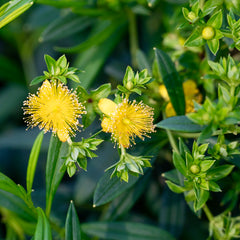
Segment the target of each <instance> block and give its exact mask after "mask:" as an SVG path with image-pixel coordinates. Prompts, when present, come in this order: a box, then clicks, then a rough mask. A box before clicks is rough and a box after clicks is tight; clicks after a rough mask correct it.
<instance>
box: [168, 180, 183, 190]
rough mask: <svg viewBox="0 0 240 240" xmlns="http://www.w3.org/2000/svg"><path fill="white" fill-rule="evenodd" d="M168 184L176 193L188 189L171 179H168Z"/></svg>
mask: <svg viewBox="0 0 240 240" xmlns="http://www.w3.org/2000/svg"><path fill="white" fill-rule="evenodd" d="M166 184H167V185H168V187H169V188H170V190H171V191H173V192H175V193H183V192H185V191H187V189H186V188H185V187H182V186H179V185H177V184H175V183H172V182H171V181H168V180H167V181H166Z"/></svg>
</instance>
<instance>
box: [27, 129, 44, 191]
mask: <svg viewBox="0 0 240 240" xmlns="http://www.w3.org/2000/svg"><path fill="white" fill-rule="evenodd" d="M43 136H44V133H43V131H41V132H40V133H39V134H38V136H37V138H36V140H35V142H34V144H33V147H32V150H31V153H30V157H29V160H28V168H27V192H28V194H30V193H31V191H32V185H33V179H34V175H35V170H36V166H37V161H38V156H39V153H40V149H41V145H42V140H43Z"/></svg>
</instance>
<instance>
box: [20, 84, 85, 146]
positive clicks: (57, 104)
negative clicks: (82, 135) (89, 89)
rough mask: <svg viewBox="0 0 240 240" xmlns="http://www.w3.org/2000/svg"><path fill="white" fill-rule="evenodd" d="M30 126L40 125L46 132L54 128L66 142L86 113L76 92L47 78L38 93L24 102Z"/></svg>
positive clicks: (54, 131) (31, 95)
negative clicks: (79, 119) (82, 115)
mask: <svg viewBox="0 0 240 240" xmlns="http://www.w3.org/2000/svg"><path fill="white" fill-rule="evenodd" d="M23 105H24V107H23V110H24V114H27V115H29V116H27V117H26V118H25V119H26V122H27V124H28V126H29V127H36V126H39V128H40V129H44V132H48V131H50V130H52V132H53V133H56V134H57V136H58V138H59V139H60V140H61V141H62V142H65V141H67V139H68V138H69V137H70V136H72V135H74V132H75V131H76V130H77V127H78V126H79V122H78V118H80V117H81V114H85V113H86V112H85V110H84V107H83V105H82V104H81V103H79V102H78V99H77V96H76V95H75V93H74V92H71V91H69V90H68V88H67V87H66V86H63V84H60V83H56V82H49V81H48V80H45V81H44V82H43V84H42V86H41V87H40V88H39V90H38V92H37V94H36V95H35V94H30V95H29V96H28V99H27V100H26V101H24V103H23Z"/></svg>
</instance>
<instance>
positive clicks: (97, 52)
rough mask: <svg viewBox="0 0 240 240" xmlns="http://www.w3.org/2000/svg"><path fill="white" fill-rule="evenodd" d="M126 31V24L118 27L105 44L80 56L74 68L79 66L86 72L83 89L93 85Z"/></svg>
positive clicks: (94, 47) (92, 48) (96, 46)
mask: <svg viewBox="0 0 240 240" xmlns="http://www.w3.org/2000/svg"><path fill="white" fill-rule="evenodd" d="M126 29H127V28H126V24H125V25H121V26H118V27H117V28H116V29H115V32H114V33H113V34H112V35H111V36H110V37H109V38H107V39H106V40H105V41H104V42H102V43H101V44H99V45H95V46H93V47H91V48H90V49H87V50H85V51H84V52H83V53H81V54H79V56H78V57H77V59H76V62H75V63H74V66H76V67H78V66H79V68H81V69H84V70H85V73H84V76H83V77H84V81H82V83H81V85H82V86H83V87H85V88H88V87H89V86H90V85H91V84H92V82H93V81H94V79H95V77H96V76H97V73H98V72H99V71H100V69H101V68H102V66H103V64H104V63H105V61H106V59H107V57H108V56H109V54H110V53H111V51H112V50H113V48H114V47H115V46H116V44H117V43H118V42H119V40H120V38H121V36H122V34H123V33H124V32H125V31H126ZM80 79H81V78H80ZM76 86H77V85H76Z"/></svg>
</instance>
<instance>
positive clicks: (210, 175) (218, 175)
mask: <svg viewBox="0 0 240 240" xmlns="http://www.w3.org/2000/svg"><path fill="white" fill-rule="evenodd" d="M233 168H234V166H233V165H229V164H225V165H222V166H219V167H215V168H213V169H210V170H209V171H208V172H207V179H209V180H214V181H217V180H219V179H222V178H224V177H226V176H227V175H228V174H230V173H231V171H232V170H233Z"/></svg>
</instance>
